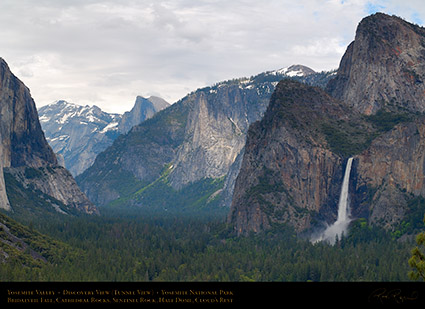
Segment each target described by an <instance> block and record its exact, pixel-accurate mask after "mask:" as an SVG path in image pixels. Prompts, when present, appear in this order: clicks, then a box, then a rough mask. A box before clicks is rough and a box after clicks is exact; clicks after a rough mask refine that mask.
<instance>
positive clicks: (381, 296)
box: [369, 288, 419, 304]
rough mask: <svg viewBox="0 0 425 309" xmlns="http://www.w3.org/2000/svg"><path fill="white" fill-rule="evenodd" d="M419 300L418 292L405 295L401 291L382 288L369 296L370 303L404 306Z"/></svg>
mask: <svg viewBox="0 0 425 309" xmlns="http://www.w3.org/2000/svg"><path fill="white" fill-rule="evenodd" d="M418 298H419V294H418V292H417V291H413V292H411V293H410V294H407V293H406V294H404V293H403V292H402V291H401V289H390V290H389V289H388V290H387V289H386V288H380V289H377V290H375V291H373V292H372V293H371V294H370V295H369V302H373V301H379V302H380V303H381V304H383V303H385V302H392V303H397V304H402V303H405V302H409V301H415V300H417V299H418Z"/></svg>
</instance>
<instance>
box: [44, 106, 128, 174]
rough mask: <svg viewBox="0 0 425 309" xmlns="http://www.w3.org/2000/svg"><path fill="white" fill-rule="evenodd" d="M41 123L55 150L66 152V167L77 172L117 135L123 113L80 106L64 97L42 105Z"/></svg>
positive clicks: (86, 166) (60, 152)
mask: <svg viewBox="0 0 425 309" xmlns="http://www.w3.org/2000/svg"><path fill="white" fill-rule="evenodd" d="M38 112H39V115H40V123H41V126H42V128H43V130H44V133H45V134H46V139H47V141H48V143H49V144H50V146H51V147H52V148H53V151H54V152H55V153H57V154H58V155H61V156H63V160H64V163H65V167H66V168H67V169H68V170H69V171H70V172H71V173H72V174H73V175H78V174H80V173H82V172H83V171H84V170H85V169H87V168H88V167H89V166H90V165H91V164H92V163H93V161H94V159H95V157H96V155H97V154H98V153H99V152H101V151H102V150H104V149H105V148H106V147H108V146H109V145H111V144H112V142H113V140H114V139H115V138H117V137H118V135H119V133H118V129H117V127H118V124H119V121H120V118H121V115H118V114H108V113H106V112H104V111H102V110H101V109H100V108H98V107H97V106H93V107H90V106H81V105H77V104H74V103H69V102H66V101H63V100H60V101H57V102H55V103H53V104H49V105H46V106H43V107H41V108H40V109H39V110H38Z"/></svg>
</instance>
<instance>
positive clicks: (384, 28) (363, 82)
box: [327, 13, 425, 115]
mask: <svg viewBox="0 0 425 309" xmlns="http://www.w3.org/2000/svg"><path fill="white" fill-rule="evenodd" d="M424 38H425V29H424V28H421V27H419V26H415V25H413V24H410V23H408V22H406V21H404V20H402V19H400V18H398V17H395V16H388V15H385V14H382V13H377V14H374V15H371V16H369V17H366V18H364V19H363V20H362V21H361V22H360V24H359V25H358V28H357V31H356V36H355V40H354V42H352V43H351V44H350V45H349V46H348V48H347V51H346V52H345V54H344V56H343V58H342V60H341V63H340V66H339V69H338V73H337V77H336V78H335V79H334V80H332V81H331V82H330V83H329V84H328V88H327V90H328V91H329V92H330V93H331V94H332V95H333V96H334V97H336V98H338V99H341V100H343V101H344V102H346V103H347V104H349V105H350V106H353V107H354V108H355V109H357V110H359V111H360V112H362V113H364V114H366V115H370V114H374V113H376V112H377V111H378V110H379V109H380V108H382V107H384V106H388V105H394V104H395V105H398V106H400V107H403V108H406V109H408V110H411V111H419V112H424V111H425V96H424V92H425V84H424V81H425V40H424Z"/></svg>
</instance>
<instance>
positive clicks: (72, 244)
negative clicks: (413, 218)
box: [0, 208, 415, 282]
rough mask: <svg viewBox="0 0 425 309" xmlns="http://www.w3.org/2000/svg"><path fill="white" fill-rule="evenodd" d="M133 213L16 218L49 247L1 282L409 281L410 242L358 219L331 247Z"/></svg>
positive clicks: (274, 233)
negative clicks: (47, 240) (42, 258)
mask: <svg viewBox="0 0 425 309" xmlns="http://www.w3.org/2000/svg"><path fill="white" fill-rule="evenodd" d="M136 213H137V212H128V213H127V214H122V213H121V214H120V215H119V214H117V213H116V211H114V209H113V208H103V209H102V215H101V216H97V217H91V216H64V215H58V216H56V217H48V218H46V219H43V217H39V216H33V217H31V216H27V217H26V218H24V217H20V218H19V221H20V222H21V223H22V224H23V225H24V226H29V229H28V230H27V232H26V233H27V234H28V233H29V231H30V230H31V231H32V233H33V234H36V235H38V234H37V233H40V235H47V237H49V238H51V243H52V244H53V245H49V246H50V247H48V249H44V251H42V252H46V254H44V255H45V258H46V259H45V260H46V261H45V262H41V261H39V262H37V263H31V262H28V264H27V265H25V264H26V263H25V262H23V260H22V259H20V260H15V261H12V260H9V261H8V262H6V263H0V281H120V282H121V281H123V282H127V281H173V282H176V281H228V282H240V281H255V282H261V281H268V282H274V281H280V282H307V281H314V282H316V281H338V282H345V281H381V282H382V281H409V280H411V279H410V278H409V276H408V273H409V271H410V270H411V269H410V267H409V264H408V260H409V258H410V257H411V252H412V249H413V248H414V247H415V241H414V238H415V237H414V235H412V236H411V237H401V238H400V237H398V236H397V235H394V234H391V233H386V232H384V231H383V230H380V229H378V228H375V227H371V226H369V225H368V224H367V223H366V221H365V220H364V219H359V220H356V221H354V222H353V223H352V225H351V228H350V232H349V233H348V235H347V236H343V237H342V238H341V239H338V240H337V242H336V244H335V245H334V246H331V245H329V244H327V243H317V244H312V243H311V242H310V241H309V240H308V239H303V238H302V237H297V236H296V235H295V233H294V232H293V231H292V230H290V229H288V228H287V227H284V226H275V227H273V229H271V230H269V231H268V232H265V233H262V234H256V235H250V236H248V237H236V236H235V234H234V233H233V231H232V229H231V227H229V226H228V225H227V224H226V216H225V214H224V212H216V213H214V214H210V215H205V214H203V215H202V216H194V215H190V214H185V215H181V214H180V215H177V214H168V215H167V216H164V213H155V212H153V213H144V214H140V213H138V214H136ZM20 233H21V234H22V235H24V234H25V233H24V232H20ZM35 242H37V241H35ZM44 242H45V241H44ZM35 246H37V244H35ZM39 246H43V244H40V245H39ZM44 246H48V245H46V244H44ZM0 249H1V248H0ZM48 252H50V253H48ZM52 252H54V253H52ZM42 254H43V253H42ZM23 265H24V267H22V266H23Z"/></svg>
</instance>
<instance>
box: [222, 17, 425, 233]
mask: <svg viewBox="0 0 425 309" xmlns="http://www.w3.org/2000/svg"><path fill="white" fill-rule="evenodd" d="M423 42H425V32H424V29H423V28H421V27H419V26H416V25H413V24H410V23H408V22H406V21H404V20H402V19H400V18H398V17H395V16H388V15H385V14H381V13H378V14H374V15H372V16H369V17H366V18H365V19H364V20H362V21H361V22H360V23H359V26H358V29H357V32H356V38H355V40H354V42H353V43H351V44H350V45H349V47H348V48H347V51H346V53H345V54H344V56H343V58H342V60H341V64H340V67H339V69H338V71H337V74H336V76H335V78H334V79H333V80H331V81H330V82H329V83H328V85H327V87H326V90H327V92H328V93H329V94H330V95H329V94H327V93H324V92H323V91H321V90H320V89H318V88H311V87H308V86H306V85H301V84H295V83H288V82H287V81H285V82H281V83H280V84H279V85H278V87H277V88H276V90H275V93H274V94H273V96H272V99H271V102H270V105H269V108H268V110H267V111H266V113H265V116H264V118H263V119H262V120H261V121H260V122H256V123H254V124H252V125H251V126H250V128H249V131H248V135H247V142H246V146H245V154H244V157H243V161H242V167H241V170H240V173H239V175H238V177H237V180H236V187H235V190H234V195H233V202H232V207H231V212H230V214H229V222H230V223H231V224H233V226H234V228H235V231H236V232H237V233H238V234H244V235H246V234H248V233H250V232H260V231H263V230H266V229H269V228H271V227H273V226H274V225H276V224H286V225H289V226H292V227H293V228H294V229H295V230H296V231H297V232H299V233H306V232H311V231H312V230H314V229H318V228H320V226H323V225H326V224H331V223H333V222H334V221H335V219H336V217H337V216H336V214H337V203H338V195H339V192H340V189H341V182H342V173H343V170H344V164H345V162H346V159H347V158H348V157H353V158H354V160H353V167H352V170H351V177H350V188H349V198H350V201H351V203H350V211H351V216H352V218H353V219H354V220H355V219H358V218H364V219H366V220H367V221H368V223H369V224H371V225H376V226H379V227H382V228H384V229H386V230H389V231H392V232H393V233H395V234H397V235H400V234H403V233H409V232H412V229H413V228H415V227H419V226H421V225H422V224H423V223H422V220H423V217H424V212H425V199H424V197H425V195H424V194H425V187H424V182H423V179H424V177H425V174H424V155H423V149H424V141H425V140H424V137H425V136H424V129H425V128H424V116H423V112H424V110H425V102H424V101H423V100H424V99H423V98H424V97H423V92H424V89H423V87H424V86H423V83H422V76H424V74H425V70H424V68H425V67H424V66H423V55H424V52H423V50H424V46H425V45H424V43H423Z"/></svg>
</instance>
